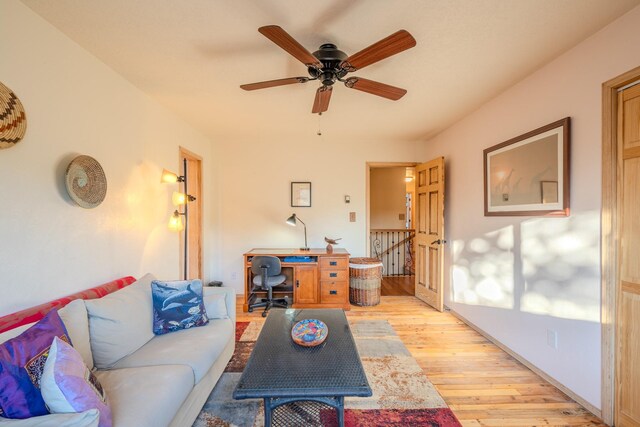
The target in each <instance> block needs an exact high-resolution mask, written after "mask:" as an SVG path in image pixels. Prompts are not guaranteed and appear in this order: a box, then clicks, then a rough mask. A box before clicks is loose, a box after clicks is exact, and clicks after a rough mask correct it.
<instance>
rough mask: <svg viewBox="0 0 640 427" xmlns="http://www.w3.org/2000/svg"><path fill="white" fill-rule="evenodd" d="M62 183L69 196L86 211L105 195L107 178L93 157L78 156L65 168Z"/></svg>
mask: <svg viewBox="0 0 640 427" xmlns="http://www.w3.org/2000/svg"><path fill="white" fill-rule="evenodd" d="M64 181H65V184H66V186H67V191H68V192H69V196H71V198H72V199H73V201H74V202H76V203H77V204H78V205H79V206H81V207H83V208H86V209H91V208H95V207H96V206H98V205H99V204H100V203H102V201H103V200H104V198H105V197H106V195H107V177H106V175H105V174H104V170H103V169H102V166H100V163H98V161H97V160H96V159H94V158H93V157H89V156H78V157H76V158H75V159H73V160H72V161H71V163H69V166H68V167H67V172H66V174H65V180H64Z"/></svg>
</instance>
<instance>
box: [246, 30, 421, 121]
mask: <svg viewBox="0 0 640 427" xmlns="http://www.w3.org/2000/svg"><path fill="white" fill-rule="evenodd" d="M258 31H259V32H260V34H262V35H264V36H265V37H267V38H268V39H269V40H271V41H272V42H274V43H275V44H277V45H278V46H280V47H281V48H282V49H284V50H285V51H287V52H288V53H289V54H290V55H291V56H293V57H294V58H296V59H297V60H298V61H300V62H302V63H303V64H304V65H306V67H307V71H308V73H309V76H310V77H290V78H286V79H278V80H269V81H264V82H258V83H250V84H244V85H241V86H240V88H242V89H244V90H256V89H265V88H269V87H276V86H284V85H289V84H295V83H306V82H308V81H311V80H318V81H319V82H320V83H321V84H322V85H321V86H320V87H319V88H318V89H317V90H316V97H315V100H314V102H313V108H312V110H311V112H312V113H314V114H316V113H318V114H322V113H323V112H325V111H327V110H328V109H329V101H330V100H331V93H332V91H333V85H334V84H335V82H336V81H339V82H342V83H344V85H345V86H346V87H347V88H349V89H356V90H359V91H361V92H366V93H370V94H372V95H377V96H381V97H383V98H387V99H390V100H392V101H397V100H398V99H400V98H402V97H403V96H404V95H405V94H406V93H407V91H406V90H405V89H401V88H398V87H395V86H391V85H387V84H384V83H379V82H376V81H373V80H368V79H363V78H361V77H356V76H352V77H346V76H347V74H348V73H352V72H354V71H357V70H360V69H362V68H364V67H366V66H368V65H371V64H374V63H376V62H378V61H381V60H383V59H386V58H388V57H390V56H393V55H395V54H398V53H400V52H403V51H405V50H407V49H410V48H412V47H414V46H415V45H416V40H415V39H414V38H413V37H412V36H411V34H409V32H407V31H406V30H400V31H397V32H395V33H393V34H391V35H390V36H388V37H386V38H384V39H382V40H380V41H378V42H376V43H374V44H372V45H371V46H369V47H367V48H365V49H363V50H361V51H359V52H357V53H355V54H353V55H351V56H348V55H347V54H346V53H344V52H343V51H341V50H340V49H338V47H337V46H336V45H335V44H333V43H324V44H322V45H321V46H320V48H319V49H318V50H317V51H315V52H313V53H310V52H309V51H308V50H306V49H305V48H304V46H302V45H301V44H300V43H298V42H297V41H296V40H295V39H294V38H293V37H291V36H290V35H289V34H288V33H287V32H286V31H285V30H283V29H282V28H280V27H279V26H277V25H268V26H266V27H260V28H259V29H258ZM345 77H346V78H345Z"/></svg>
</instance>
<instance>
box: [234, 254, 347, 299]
mask: <svg viewBox="0 0 640 427" xmlns="http://www.w3.org/2000/svg"><path fill="white" fill-rule="evenodd" d="M257 255H272V256H277V257H278V258H280V261H281V262H282V274H284V275H285V276H286V280H285V284H284V285H280V286H276V287H274V288H273V297H274V298H283V297H285V296H287V297H288V298H289V300H290V301H293V307H295V308H342V309H344V310H349V309H351V306H350V305H349V252H347V251H346V250H345V249H341V248H334V249H333V252H331V253H328V252H327V250H326V249H311V250H309V251H301V250H300V249H252V250H250V251H249V252H247V253H245V254H244V304H243V306H242V308H243V310H244V311H247V310H248V309H249V304H250V303H251V302H253V301H252V300H253V299H255V298H264V297H265V296H266V293H267V292H266V291H264V290H262V289H260V288H258V287H255V286H254V285H253V276H254V275H253V273H252V272H251V259H252V258H253V257H254V256H257ZM290 256H308V257H311V259H312V262H285V261H284V259H285V258H286V257H290Z"/></svg>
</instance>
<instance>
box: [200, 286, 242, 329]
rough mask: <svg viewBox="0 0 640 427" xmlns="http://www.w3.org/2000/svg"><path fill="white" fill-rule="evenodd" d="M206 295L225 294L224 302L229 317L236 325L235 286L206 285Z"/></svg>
mask: <svg viewBox="0 0 640 427" xmlns="http://www.w3.org/2000/svg"><path fill="white" fill-rule="evenodd" d="M203 289H204V291H203V292H204V294H205V295H214V294H218V295H224V303H225V305H226V306H227V314H228V315H229V318H230V319H231V321H232V322H233V324H234V325H235V323H236V291H235V289H233V288H229V287H224V286H222V287H215V286H205V287H204V288H203Z"/></svg>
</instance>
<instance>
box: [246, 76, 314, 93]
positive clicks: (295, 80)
mask: <svg viewBox="0 0 640 427" xmlns="http://www.w3.org/2000/svg"><path fill="white" fill-rule="evenodd" d="M308 81H309V79H308V78H307V77H289V78H288V79H278V80H268V81H266V82H258V83H249V84H246V85H240V88H242V89H244V90H256V89H266V88H268V87H274V86H284V85H290V84H294V83H306V82H308Z"/></svg>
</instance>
